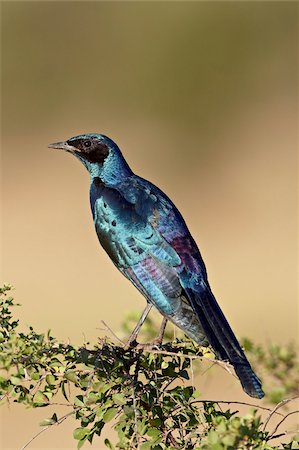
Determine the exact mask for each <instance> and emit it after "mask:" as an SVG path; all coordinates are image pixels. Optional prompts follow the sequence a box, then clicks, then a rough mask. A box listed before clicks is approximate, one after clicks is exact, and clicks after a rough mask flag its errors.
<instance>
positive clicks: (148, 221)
mask: <svg viewBox="0 0 299 450" xmlns="http://www.w3.org/2000/svg"><path fill="white" fill-rule="evenodd" d="M51 147H54V148H62V149H64V150H66V151H68V152H70V153H72V154H74V155H75V156H76V157H77V158H78V159H79V160H80V161H81V162H82V163H83V164H84V165H85V167H86V168H87V170H88V171H89V173H90V204H91V209H92V214H93V219H94V224H95V229H96V233H97V235H98V238H99V241H100V243H101V245H102V247H103V248H104V250H105V251H106V252H107V254H108V255H109V257H110V258H111V260H112V261H113V263H114V264H115V266H116V267H117V268H118V269H119V270H120V271H121V272H122V273H123V275H124V276H126V277H127V278H128V279H129V280H130V281H131V282H132V283H133V284H134V285H135V286H136V288H137V289H138V290H139V291H140V292H141V293H142V295H143V296H144V297H145V298H146V299H147V301H148V302H149V303H150V304H153V305H154V306H155V307H156V308H157V309H158V310H159V311H160V313H161V314H162V315H163V316H164V317H166V318H167V319H168V320H170V321H172V322H173V323H174V324H175V325H177V326H178V327H179V328H181V329H182V330H183V331H184V332H185V333H186V334H187V335H188V336H190V337H191V338H192V339H194V340H195V341H196V342H197V343H198V344H200V345H204V346H207V345H208V344H210V345H211V346H212V348H213V350H214V352H215V353H216V355H217V357H218V358H220V359H222V360H225V361H229V362H230V363H231V364H232V365H233V366H234V368H235V371H236V373H237V375H238V377H239V378H240V381H241V384H242V386H243V389H244V390H245V392H247V394H249V395H250V396H252V397H256V398H262V397H263V396H264V393H263V391H262V387H261V382H260V380H259V378H258V377H257V376H256V374H255V373H254V372H253V370H252V368H251V366H250V363H249V362H248V360H247V358H246V356H245V354H244V352H243V350H242V348H241V347H240V345H239V343H238V341H237V339H236V337H235V335H234V333H233V331H232V330H231V328H230V326H229V324H228V322H227V320H226V318H225V317H224V315H223V313H222V311H221V309H220V307H219V305H218V303H217V301H216V299H215V297H214V295H213V293H212V291H211V288H210V285H209V282H208V278H207V272H206V268H205V265H204V262H203V259H202V257H201V254H200V252H199V249H198V247H197V245H196V243H195V241H194V239H193V238H192V236H191V234H190V232H189V230H188V228H187V226H186V224H185V221H184V219H183V218H182V216H181V214H180V212H179V211H178V210H177V208H176V207H175V205H174V204H173V203H172V201H171V200H170V199H169V198H168V197H167V196H166V195H165V194H164V193H163V192H162V191H161V190H160V189H159V188H157V187H156V186H154V185H153V184H152V183H150V182H149V181H147V180H144V179H143V178H140V177H138V176H137V175H135V174H134V173H133V172H132V170H131V169H130V167H129V166H128V164H127V162H126V161H125V159H124V157H123V156H122V153H121V151H120V150H119V148H118V146H117V145H116V144H115V143H114V142H113V141H112V140H111V139H110V138H108V137H106V136H104V135H100V134H84V135H80V136H75V137H73V138H71V139H69V140H68V141H66V142H59V143H56V144H51Z"/></svg>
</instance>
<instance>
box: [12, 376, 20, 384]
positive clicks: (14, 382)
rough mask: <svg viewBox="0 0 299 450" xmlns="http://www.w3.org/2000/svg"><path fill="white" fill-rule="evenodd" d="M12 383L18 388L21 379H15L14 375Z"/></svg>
mask: <svg viewBox="0 0 299 450" xmlns="http://www.w3.org/2000/svg"><path fill="white" fill-rule="evenodd" d="M10 382H11V384H14V385H15V386H16V385H18V384H20V383H21V380H20V378H19V377H15V376H14V375H12V376H11V377H10Z"/></svg>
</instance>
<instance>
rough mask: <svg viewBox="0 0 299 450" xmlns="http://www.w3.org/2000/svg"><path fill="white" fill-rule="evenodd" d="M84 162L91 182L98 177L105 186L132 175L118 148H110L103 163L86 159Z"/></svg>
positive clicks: (116, 183)
mask: <svg viewBox="0 0 299 450" xmlns="http://www.w3.org/2000/svg"><path fill="white" fill-rule="evenodd" d="M84 164H85V166H86V167H87V169H88V171H89V174H90V182H91V183H92V182H93V180H94V179H95V178H100V179H101V180H102V182H103V183H104V184H105V185H106V186H109V187H115V186H117V185H118V184H120V183H122V182H123V181H124V180H125V179H126V178H127V177H130V176H131V175H133V172H132V170H131V169H130V167H129V166H128V164H127V162H126V160H125V159H124V157H123V156H122V154H121V152H120V150H119V149H113V150H110V152H109V155H108V157H107V158H106V159H105V161H104V164H98V163H90V162H87V161H85V162H84Z"/></svg>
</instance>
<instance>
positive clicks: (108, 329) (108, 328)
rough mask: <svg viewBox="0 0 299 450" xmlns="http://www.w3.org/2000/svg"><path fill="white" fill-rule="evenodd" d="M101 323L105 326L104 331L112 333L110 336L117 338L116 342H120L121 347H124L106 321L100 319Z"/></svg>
mask: <svg viewBox="0 0 299 450" xmlns="http://www.w3.org/2000/svg"><path fill="white" fill-rule="evenodd" d="M101 322H102V324H103V325H104V327H105V330H106V331H109V333H111V334H112V336H113V337H114V338H115V339H116V340H117V342H119V343H120V344H121V346H122V347H124V345H125V344H124V343H123V341H122V340H121V339H120V338H119V337H118V336H117V335H116V334H115V333H114V331H113V330H112V329H111V328H110V327H109V326H108V325H107V324H106V322H104V320H101Z"/></svg>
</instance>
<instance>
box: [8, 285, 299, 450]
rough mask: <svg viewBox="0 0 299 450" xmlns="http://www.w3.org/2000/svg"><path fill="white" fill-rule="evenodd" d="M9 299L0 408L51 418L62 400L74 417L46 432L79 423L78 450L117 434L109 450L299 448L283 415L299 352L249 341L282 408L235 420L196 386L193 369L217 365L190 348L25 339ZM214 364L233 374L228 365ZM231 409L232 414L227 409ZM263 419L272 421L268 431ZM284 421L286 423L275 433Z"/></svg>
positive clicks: (293, 389)
mask: <svg viewBox="0 0 299 450" xmlns="http://www.w3.org/2000/svg"><path fill="white" fill-rule="evenodd" d="M10 291H11V286H9V285H5V286H4V287H3V288H1V289H0V399H1V403H2V404H3V403H5V401H8V400H12V401H14V402H17V403H22V404H24V405H26V406H31V407H34V408H38V407H44V408H46V407H47V406H49V405H51V404H53V403H54V404H55V401H56V400H57V398H59V395H60V394H62V395H63V397H64V402H63V403H62V404H63V405H65V406H68V409H69V411H68V412H67V413H66V414H65V415H63V416H59V415H58V413H54V414H53V415H52V416H51V417H49V418H47V419H45V420H44V421H43V422H42V423H41V424H40V425H41V426H42V427H44V430H46V429H48V428H51V426H53V425H54V424H59V423H62V422H63V421H64V420H65V419H66V418H67V417H70V416H73V417H75V419H76V420H77V422H78V427H77V428H76V429H75V430H74V438H75V439H76V441H77V443H78V448H80V447H82V445H83V444H84V443H85V442H86V441H89V442H90V443H92V442H93V439H94V437H95V436H96V435H101V434H102V433H103V430H105V427H110V426H111V424H113V426H114V428H115V430H116V431H117V435H118V442H117V443H115V444H112V443H111V442H110V441H109V440H108V439H106V440H105V444H106V446H107V447H108V448H110V449H114V448H119V449H141V450H149V449H153V450H163V449H178V448H179V449H201V450H207V449H211V450H225V449H228V450H236V449H276V448H277V449H278V448H280V449H291V448H299V446H297V444H298V439H297V438H296V436H293V437H292V438H291V437H290V436H289V432H288V431H284V430H283V426H284V423H285V419H286V418H287V417H289V415H291V414H294V413H295V412H296V411H291V412H285V413H284V414H282V413H281V408H282V407H283V406H284V405H285V404H287V403H288V404H290V403H291V400H292V399H290V398H288V399H287V400H283V399H282V397H283V396H285V395H287V396H289V397H290V396H295V395H298V391H297V389H298V374H297V372H296V369H297V368H298V361H297V357H296V352H295V348H294V346H288V347H286V348H283V347H279V346H271V347H270V348H269V349H263V348H262V347H260V346H255V345H254V344H253V343H252V342H250V341H249V340H244V346H245V347H246V348H247V353H250V356H251V359H253V360H254V362H255V364H256V365H257V366H258V367H259V372H260V370H262V372H263V376H264V377H265V379H267V380H269V383H268V384H267V383H266V386H267V385H268V386H269V387H268V394H267V395H268V401H272V402H274V401H279V402H280V403H279V404H278V405H276V406H275V408H272V409H271V408H266V407H265V406H258V405H253V406H251V403H248V404H247V403H246V405H248V407H250V406H251V407H250V410H249V412H248V414H246V415H245V416H240V415H238V411H236V410H235V408H236V405H237V404H238V402H222V401H203V400H201V399H200V394H199V392H198V391H197V390H196V389H195V387H194V386H192V385H190V368H191V369H192V367H191V364H192V361H194V360H199V361H203V360H204V359H206V358H209V359H210V358H211V355H205V354H204V353H202V351H201V350H202V349H200V348H198V347H197V346H195V345H194V343H193V342H191V341H190V340H185V339H181V338H180V339H176V340H174V341H173V342H171V343H170V344H166V345H163V346H161V347H159V348H157V347H151V346H142V345H137V346H136V347H135V348H131V349H129V350H126V349H125V348H124V347H123V346H122V345H117V344H116V343H114V342H111V341H110V340H108V339H104V340H100V341H99V343H98V344H97V345H94V346H93V347H92V348H87V347H86V346H83V347H80V348H78V347H74V346H72V345H71V344H65V343H61V342H58V341H57V340H56V339H55V338H54V337H53V336H52V335H51V334H50V332H48V333H46V334H44V333H42V334H39V333H37V332H36V331H34V329H33V328H32V327H29V329H28V331H27V333H22V332H20V331H18V325H19V321H18V320H15V319H14V317H13V313H12V308H13V306H14V301H13V298H12V297H10V296H9V294H10ZM265 361H266V362H265ZM215 362H216V363H217V364H220V365H222V366H223V365H225V366H227V368H228V369H229V366H228V364H225V363H223V362H219V361H215ZM286 369H287V370H286ZM269 373H270V374H271V376H269ZM271 386H272V387H271ZM239 403H240V402H239ZM60 404H61V403H60ZM225 404H226V408H228V409H226V408H225V409H223V406H224V405H225ZM231 407H233V409H231ZM261 410H267V412H268V417H267V419H266V421H265V422H264V423H262V419H261V415H260V411H261ZM278 410H279V411H278ZM276 414H280V418H279V422H278V423H277V425H276V426H272V428H271V426H270V424H271V423H272V422H271V421H272V418H273V417H274V415H276ZM38 434H40V433H38ZM288 436H289V442H287V443H283V444H280V445H279V446H278V447H277V446H272V445H271V442H273V440H274V439H276V440H277V439H278V438H281V437H284V438H285V437H288ZM31 441H32V439H31V440H30V442H31ZM28 444H29V443H28ZM28 444H26V445H25V446H24V447H23V448H25V447H26V446H27V445H28Z"/></svg>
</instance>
